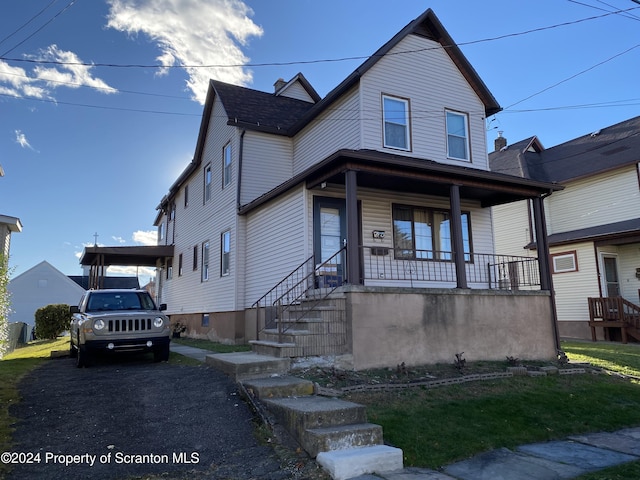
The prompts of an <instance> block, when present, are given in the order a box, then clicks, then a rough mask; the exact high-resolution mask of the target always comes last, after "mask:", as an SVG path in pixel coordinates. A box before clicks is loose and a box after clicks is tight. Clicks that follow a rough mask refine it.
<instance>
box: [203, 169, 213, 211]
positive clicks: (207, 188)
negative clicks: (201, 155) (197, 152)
mask: <svg viewBox="0 0 640 480" xmlns="http://www.w3.org/2000/svg"><path fill="white" fill-rule="evenodd" d="M211 180H212V176H211V165H210V164H209V165H207V166H206V167H204V201H205V203H206V202H208V201H209V200H211Z"/></svg>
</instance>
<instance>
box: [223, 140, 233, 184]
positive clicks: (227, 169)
mask: <svg viewBox="0 0 640 480" xmlns="http://www.w3.org/2000/svg"><path fill="white" fill-rule="evenodd" d="M230 183H231V142H229V143H227V144H226V145H225V146H224V148H223V149H222V187H223V188H224V187H226V186H227V185H229V184H230Z"/></svg>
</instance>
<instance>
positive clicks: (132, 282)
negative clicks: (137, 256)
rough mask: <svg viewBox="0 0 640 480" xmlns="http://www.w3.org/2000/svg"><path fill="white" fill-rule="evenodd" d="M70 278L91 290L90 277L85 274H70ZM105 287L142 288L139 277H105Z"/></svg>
mask: <svg viewBox="0 0 640 480" xmlns="http://www.w3.org/2000/svg"><path fill="white" fill-rule="evenodd" d="M69 278H70V279H71V280H73V281H74V282H76V283H77V284H78V285H80V286H81V287H82V288H84V289H85V290H89V277H88V276H85V275H69ZM103 288H135V289H139V288H140V282H138V278H137V277H104V286H103Z"/></svg>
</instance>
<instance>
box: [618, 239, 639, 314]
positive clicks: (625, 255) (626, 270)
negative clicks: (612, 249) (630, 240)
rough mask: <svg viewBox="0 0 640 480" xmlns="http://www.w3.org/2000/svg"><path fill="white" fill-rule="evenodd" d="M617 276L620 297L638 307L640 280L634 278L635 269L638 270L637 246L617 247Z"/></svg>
mask: <svg viewBox="0 0 640 480" xmlns="http://www.w3.org/2000/svg"><path fill="white" fill-rule="evenodd" d="M618 259H619V260H620V262H619V265H618V270H619V271H618V275H619V276H620V289H621V293H622V296H623V297H624V298H626V299H627V300H629V301H631V302H633V303H635V304H636V305H640V279H639V278H638V277H637V276H636V269H638V268H640V248H638V244H637V243H635V244H631V245H620V246H618Z"/></svg>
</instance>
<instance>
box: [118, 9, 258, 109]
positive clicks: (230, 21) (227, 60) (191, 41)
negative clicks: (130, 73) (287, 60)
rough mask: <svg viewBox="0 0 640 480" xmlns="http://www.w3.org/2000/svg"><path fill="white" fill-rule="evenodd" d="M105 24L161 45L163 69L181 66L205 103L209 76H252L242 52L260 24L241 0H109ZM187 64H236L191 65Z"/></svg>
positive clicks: (233, 79) (242, 80)
mask: <svg viewBox="0 0 640 480" xmlns="http://www.w3.org/2000/svg"><path fill="white" fill-rule="evenodd" d="M108 2H109V4H110V5H111V10H110V12H109V15H108V24H107V25H108V26H109V27H111V28H114V29H116V30H119V31H122V32H126V33H129V34H136V33H144V34H146V35H147V36H148V37H149V38H150V39H151V40H152V41H153V42H154V43H155V44H156V45H157V47H158V48H159V49H160V52H161V53H160V54H159V55H158V57H157V60H158V61H159V62H160V63H161V64H162V65H164V66H165V67H167V68H165V69H163V70H160V71H159V73H160V74H163V73H166V71H167V69H168V67H171V66H174V65H182V66H185V67H184V69H185V70H186V72H187V74H188V75H189V78H188V80H187V87H188V88H189V90H191V92H192V96H193V99H194V100H197V101H198V102H200V103H202V104H203V103H204V100H205V97H206V93H207V88H208V85H209V79H210V78H216V79H218V80H221V81H224V82H228V83H233V84H237V85H247V84H249V83H250V82H251V80H252V78H253V76H252V73H251V71H249V70H247V69H245V68H244V67H242V65H245V64H246V63H248V61H249V59H248V58H247V57H246V56H245V55H244V53H243V52H242V50H241V47H242V46H245V45H246V44H247V42H248V40H249V38H250V37H252V36H261V35H262V28H261V27H260V26H258V25H256V24H255V23H253V21H252V20H251V19H250V18H249V17H250V15H252V14H253V11H252V10H251V9H250V8H249V7H248V6H247V5H246V4H245V3H244V2H243V1H241V0H108ZM189 65H234V67H211V68H193V67H189Z"/></svg>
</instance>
